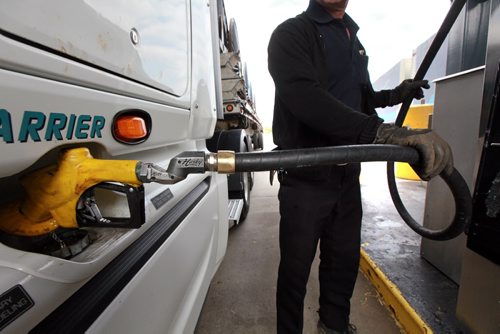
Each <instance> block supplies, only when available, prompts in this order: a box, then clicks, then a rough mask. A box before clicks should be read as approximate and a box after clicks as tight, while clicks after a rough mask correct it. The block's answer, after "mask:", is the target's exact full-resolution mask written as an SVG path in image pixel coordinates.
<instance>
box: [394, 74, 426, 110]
mask: <svg viewBox="0 0 500 334" xmlns="http://www.w3.org/2000/svg"><path fill="white" fill-rule="evenodd" d="M422 88H425V89H429V88H430V86H429V82H428V81H427V80H417V81H415V80H413V79H407V80H404V81H403V82H402V83H401V84H399V86H397V87H396V88H394V89H393V90H391V91H390V94H389V106H394V105H396V104H400V103H403V102H404V101H405V100H406V99H408V98H410V97H411V98H412V99H417V100H420V99H421V98H423V97H424V91H423V90H422Z"/></svg>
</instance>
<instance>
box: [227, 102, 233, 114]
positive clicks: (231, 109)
mask: <svg viewBox="0 0 500 334" xmlns="http://www.w3.org/2000/svg"><path fill="white" fill-rule="evenodd" d="M226 110H227V111H229V112H231V111H233V110H234V107H233V105H232V104H230V105H228V106H227V107H226Z"/></svg>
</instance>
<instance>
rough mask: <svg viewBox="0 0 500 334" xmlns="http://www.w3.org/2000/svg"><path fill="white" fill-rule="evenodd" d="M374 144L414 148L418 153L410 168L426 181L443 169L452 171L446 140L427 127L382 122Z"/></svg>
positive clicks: (448, 171)
mask: <svg viewBox="0 0 500 334" xmlns="http://www.w3.org/2000/svg"><path fill="white" fill-rule="evenodd" d="M373 143H374V144H394V145H402V146H409V147H413V148H415V149H416V150H417V151H418V153H419V155H420V162H419V164H418V165H412V168H413V169H414V170H415V172H416V173H417V174H418V176H420V178H421V179H422V180H425V181H428V180H430V179H432V178H433V177H434V176H436V175H439V173H441V171H443V170H445V171H446V173H447V174H451V172H453V155H452V152H451V148H450V146H449V145H448V143H447V142H446V141H444V140H443V139H442V138H441V137H439V136H438V135H437V134H436V133H435V132H433V131H432V130H429V129H407V128H400V127H397V126H395V125H393V124H387V123H383V124H381V125H380V127H379V128H378V130H377V135H376V137H375V140H374V141H373Z"/></svg>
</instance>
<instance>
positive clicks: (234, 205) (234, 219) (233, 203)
mask: <svg viewBox="0 0 500 334" xmlns="http://www.w3.org/2000/svg"><path fill="white" fill-rule="evenodd" d="M243 205H244V203H243V199H238V198H237V199H230V200H229V203H228V220H229V223H230V225H237V224H238V223H239V221H240V217H241V211H242V210H243Z"/></svg>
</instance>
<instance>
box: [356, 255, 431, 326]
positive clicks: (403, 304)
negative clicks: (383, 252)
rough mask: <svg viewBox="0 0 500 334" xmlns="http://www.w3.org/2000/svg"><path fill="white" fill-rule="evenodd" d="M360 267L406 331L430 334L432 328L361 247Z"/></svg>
mask: <svg viewBox="0 0 500 334" xmlns="http://www.w3.org/2000/svg"><path fill="white" fill-rule="evenodd" d="M360 268H361V271H362V272H363V273H364V274H365V276H366V277H368V279H369V280H370V281H371V282H372V284H373V285H374V286H375V288H376V289H377V291H378V292H379V293H380V295H381V296H382V298H383V299H384V302H385V303H386V305H387V306H388V308H389V310H391V312H392V313H393V314H394V316H395V318H396V320H397V321H398V322H399V324H400V325H401V327H403V329H404V330H405V331H406V332H407V333H409V334H419V333H424V334H432V329H431V328H430V327H429V326H428V325H427V324H426V323H425V322H424V321H423V320H422V319H421V318H420V316H419V315H418V313H417V312H416V311H415V310H414V309H413V308H412V307H411V306H410V304H409V303H408V302H407V301H406V299H405V298H404V297H403V295H402V294H401V291H399V289H398V288H397V286H396V285H395V284H394V283H392V282H391V281H390V280H389V279H388V278H387V276H385V274H384V273H383V272H382V271H381V270H380V269H379V267H378V266H377V265H376V264H375V262H373V260H372V259H371V258H370V257H369V256H368V254H367V253H366V252H365V250H363V249H361V261H360Z"/></svg>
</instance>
